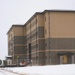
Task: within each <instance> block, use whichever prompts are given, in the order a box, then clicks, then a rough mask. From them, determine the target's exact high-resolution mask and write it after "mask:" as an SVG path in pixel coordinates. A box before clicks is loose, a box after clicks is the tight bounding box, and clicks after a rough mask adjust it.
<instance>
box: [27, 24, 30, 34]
mask: <svg viewBox="0 0 75 75" xmlns="http://www.w3.org/2000/svg"><path fill="white" fill-rule="evenodd" d="M29 33H30V23H28V24H27V25H26V35H28V34H29Z"/></svg>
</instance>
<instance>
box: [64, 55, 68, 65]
mask: <svg viewBox="0 0 75 75" xmlns="http://www.w3.org/2000/svg"><path fill="white" fill-rule="evenodd" d="M67 63H68V57H67V55H63V64H67Z"/></svg>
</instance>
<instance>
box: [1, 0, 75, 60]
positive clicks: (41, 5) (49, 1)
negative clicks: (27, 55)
mask: <svg viewBox="0 0 75 75" xmlns="http://www.w3.org/2000/svg"><path fill="white" fill-rule="evenodd" d="M46 9H47V10H51V9H59V10H75V0H0V59H4V58H5V56H7V55H8V43H7V41H8V40H7V35H6V33H7V31H8V30H9V28H10V27H11V26H12V24H24V23H26V22H27V20H28V19H29V18H30V17H31V16H32V15H33V14H34V13H35V12H41V11H44V10H46Z"/></svg>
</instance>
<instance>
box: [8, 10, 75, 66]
mask: <svg viewBox="0 0 75 75" xmlns="http://www.w3.org/2000/svg"><path fill="white" fill-rule="evenodd" d="M7 34H8V53H9V55H12V56H13V63H14V62H15V60H16V57H17V56H19V57H22V58H23V57H24V58H26V59H30V60H32V65H46V64H69V63H75V55H74V54H75V11H72V10H71V11H68V10H65V11H62V10H61V11H59V10H45V11H44V12H37V13H35V14H34V15H33V16H32V17H31V18H30V19H29V20H28V21H27V22H26V23H25V24H24V25H13V26H12V27H11V28H10V30H9V31H8V33H7Z"/></svg>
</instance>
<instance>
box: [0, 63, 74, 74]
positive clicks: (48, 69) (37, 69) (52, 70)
mask: <svg viewBox="0 0 75 75" xmlns="http://www.w3.org/2000/svg"><path fill="white" fill-rule="evenodd" d="M3 69H4V70H6V71H9V74H8V75H11V74H10V73H11V72H14V73H15V74H17V75H20V74H23V75H75V64H71V65H70V64H67V65H47V66H28V67H13V68H3ZM0 73H1V72H0ZM0 75H3V74H0ZM6 75H7V74H6ZM13 75H14V74H13Z"/></svg>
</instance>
